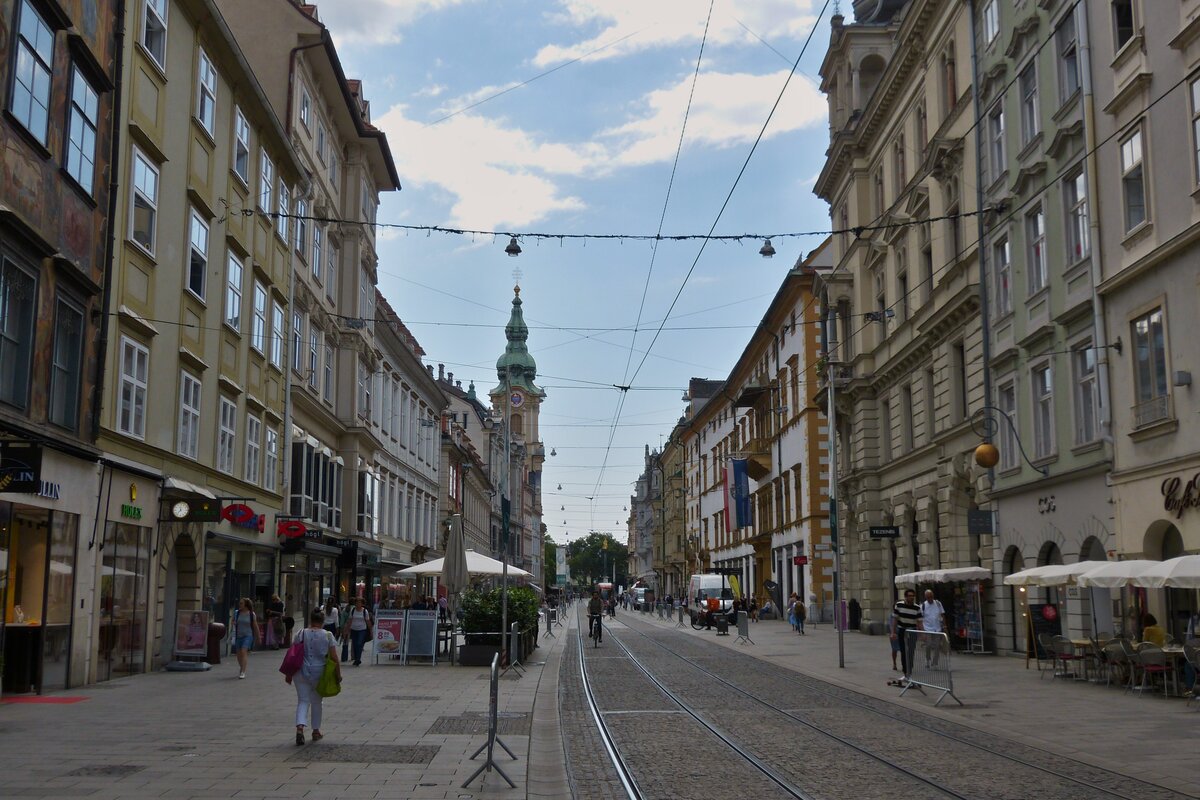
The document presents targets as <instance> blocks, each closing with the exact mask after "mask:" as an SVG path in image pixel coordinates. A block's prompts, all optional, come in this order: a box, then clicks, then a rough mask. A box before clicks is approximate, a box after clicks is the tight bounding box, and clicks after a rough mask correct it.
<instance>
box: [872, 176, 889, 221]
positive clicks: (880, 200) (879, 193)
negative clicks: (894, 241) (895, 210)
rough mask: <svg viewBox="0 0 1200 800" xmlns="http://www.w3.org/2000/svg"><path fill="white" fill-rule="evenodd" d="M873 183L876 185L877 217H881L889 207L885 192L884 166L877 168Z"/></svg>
mask: <svg viewBox="0 0 1200 800" xmlns="http://www.w3.org/2000/svg"><path fill="white" fill-rule="evenodd" d="M871 183H872V184H873V186H874V187H875V193H874V198H875V217H876V218H879V217H882V216H883V209H884V208H886V207H887V206H886V205H885V202H886V201H885V199H884V192H883V167H877V168H876V169H875V176H874V177H873V178H872V179H871Z"/></svg>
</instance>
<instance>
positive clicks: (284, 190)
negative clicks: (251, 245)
mask: <svg viewBox="0 0 1200 800" xmlns="http://www.w3.org/2000/svg"><path fill="white" fill-rule="evenodd" d="M291 196H292V193H291V190H290V189H288V187H287V184H286V183H284V182H283V181H280V182H279V215H278V216H276V217H275V232H276V233H277V234H279V238H280V239H283V240H284V241H285V242H286V241H287V240H288V223H289V222H291V221H292V220H291V217H289V216H288V214H289V213H290V206H291Z"/></svg>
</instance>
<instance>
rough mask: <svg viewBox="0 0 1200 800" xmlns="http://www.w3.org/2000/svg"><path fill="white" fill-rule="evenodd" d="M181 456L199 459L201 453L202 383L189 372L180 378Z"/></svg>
mask: <svg viewBox="0 0 1200 800" xmlns="http://www.w3.org/2000/svg"><path fill="white" fill-rule="evenodd" d="M178 436H179V440H178V442H177V444H176V448H177V449H178V451H179V455H181V456H187V457H188V458H197V457H198V456H199V453H200V381H199V380H198V379H197V378H195V377H194V376H193V375H190V374H188V373H187V372H182V373H180V377H179V434H178Z"/></svg>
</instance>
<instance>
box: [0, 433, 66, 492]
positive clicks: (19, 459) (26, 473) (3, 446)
mask: <svg viewBox="0 0 1200 800" xmlns="http://www.w3.org/2000/svg"><path fill="white" fill-rule="evenodd" d="M42 485H43V484H42V448H41V446H40V445H34V444H29V443H27V442H0V492H12V493H14V494H41V493H42ZM56 486H57V484H56ZM55 499H57V496H56V497H55Z"/></svg>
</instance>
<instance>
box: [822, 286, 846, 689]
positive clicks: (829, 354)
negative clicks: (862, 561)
mask: <svg viewBox="0 0 1200 800" xmlns="http://www.w3.org/2000/svg"><path fill="white" fill-rule="evenodd" d="M825 297H826V303H828V299H829V294H828V289H826V295H825ZM828 319H829V322H828V323H827V325H826V333H825V366H826V369H827V371H828V373H827V378H826V398H827V399H828V401H829V413H828V414H827V415H826V416H827V418H828V419H829V531H830V533H829V536H830V544H831V545H832V546H833V625H834V627H835V628H837V640H838V667H839V668H845V666H846V647H845V642H844V641H843V634H842V543H841V537H840V536H838V507H837V497H838V480H837V473H838V452H837V404H836V402H835V400H834V393H835V387H836V385H837V368H836V366H835V360H834V353H835V352H836V351H837V349H838V340H837V322H838V318H837V311H836V310H835V307H833V306H830V308H829V317H828Z"/></svg>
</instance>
